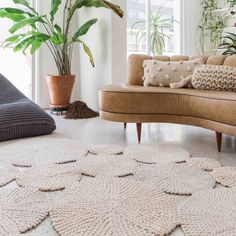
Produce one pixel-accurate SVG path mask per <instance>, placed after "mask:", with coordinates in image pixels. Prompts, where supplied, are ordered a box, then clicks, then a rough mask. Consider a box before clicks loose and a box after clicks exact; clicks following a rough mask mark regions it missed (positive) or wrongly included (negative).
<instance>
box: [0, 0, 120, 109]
mask: <svg viewBox="0 0 236 236" xmlns="http://www.w3.org/2000/svg"><path fill="white" fill-rule="evenodd" d="M12 2H13V3H15V4H16V6H17V5H19V8H12V7H5V8H0V17H1V18H8V19H10V20H11V21H13V23H14V24H13V26H12V27H11V28H10V29H9V32H10V34H11V36H10V37H9V38H7V39H6V40H5V41H4V43H3V46H4V47H12V48H13V50H14V52H18V51H22V52H24V53H25V52H26V51H30V53H31V54H34V53H35V52H36V51H37V50H38V49H39V48H40V47H41V46H42V45H43V44H46V46H47V47H48V49H49V51H50V53H51V55H52V56H53V59H54V61H55V64H56V66H57V69H58V75H56V76H47V82H48V85H49V92H50V97H51V105H52V107H56V108H63V107H67V106H68V105H69V102H70V97H71V92H72V88H73V84H74V80H75V76H74V75H72V73H71V62H72V56H73V48H74V45H75V44H78V43H79V44H82V45H83V49H84V51H85V53H86V54H87V55H88V57H89V60H90V62H91V64H92V66H94V59H93V56H92V53H91V51H90V49H89V47H88V46H87V44H86V43H85V42H84V41H82V39H81V36H83V35H85V34H87V33H88V31H89V29H90V28H91V27H92V26H93V25H94V24H95V23H96V22H97V20H98V19H97V18H94V19H91V20H89V21H87V22H86V23H84V24H83V25H82V26H80V27H79V28H78V29H77V30H76V31H75V32H72V21H73V17H74V16H75V14H77V13H78V11H79V10H80V9H82V8H87V7H96V8H107V9H110V10H112V11H113V12H114V13H116V14H117V15H118V16H120V17H122V16H123V11H122V9H121V8H120V7H119V6H117V5H115V4H112V3H111V2H109V1H105V0H64V1H63V0H51V9H50V12H49V13H48V14H45V15H42V14H40V13H39V12H37V10H36V9H35V8H34V7H33V6H31V5H30V3H29V2H28V0H12ZM60 8H61V10H62V13H61V16H62V24H61V25H60V24H58V23H57V21H56V15H57V14H59V10H60ZM22 29H24V33H22Z"/></svg>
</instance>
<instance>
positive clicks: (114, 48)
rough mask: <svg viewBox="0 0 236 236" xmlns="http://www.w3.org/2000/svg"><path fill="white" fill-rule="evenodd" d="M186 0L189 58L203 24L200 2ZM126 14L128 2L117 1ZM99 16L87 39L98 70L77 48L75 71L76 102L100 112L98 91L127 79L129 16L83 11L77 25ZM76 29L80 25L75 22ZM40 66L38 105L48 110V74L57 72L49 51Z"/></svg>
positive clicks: (45, 5)
mask: <svg viewBox="0 0 236 236" xmlns="http://www.w3.org/2000/svg"><path fill="white" fill-rule="evenodd" d="M178 1H182V6H183V7H182V8H181V12H182V18H181V20H182V21H183V30H184V31H185V32H186V33H185V34H182V37H181V38H182V39H181V41H182V52H183V54H186V55H193V54H196V49H195V42H196V28H197V26H198V24H199V21H200V12H201V6H200V2H201V1H200V0H178ZM38 2H39V8H40V9H41V11H42V12H45V11H48V9H49V7H50V1H38ZM113 2H114V3H116V4H118V5H120V6H121V7H122V8H123V9H124V11H125V13H126V1H125V0H113ZM95 17H98V18H99V21H98V23H97V24H96V25H95V26H93V28H92V29H91V30H90V31H89V33H88V35H86V36H84V37H83V40H84V41H85V42H86V43H87V44H88V45H89V47H90V49H91V51H92V53H93V55H94V59H95V68H92V66H91V65H90V62H89V60H88V58H87V56H86V55H85V53H84V52H83V49H82V47H79V48H76V50H75V55H74V62H73V64H74V65H73V72H74V73H75V74H76V76H77V80H76V86H75V88H74V92H73V98H72V100H78V99H81V100H83V101H85V102H86V103H87V104H88V105H89V106H90V107H92V108H93V109H96V110H97V109H98V90H99V89H100V88H102V87H103V86H105V85H107V84H110V83H113V82H114V83H122V82H124V81H125V80H126V65H127V56H126V16H124V18H123V19H120V18H119V17H118V16H116V15H115V14H113V13H111V11H109V10H107V9H95V8H92V9H91V8H90V9H83V10H80V12H79V18H78V20H77V23H79V25H81V24H83V23H84V22H85V21H86V20H89V19H91V18H95ZM75 26H76V23H75ZM38 58H39V67H38V78H39V80H38V95H39V94H40V96H38V103H39V104H40V105H41V106H42V107H48V104H49V95H48V89H47V84H46V81H45V75H47V74H52V73H56V68H55V64H54V62H53V60H52V58H51V55H50V54H49V53H48V50H47V49H46V48H43V49H42V50H41V51H40V54H39V57H38Z"/></svg>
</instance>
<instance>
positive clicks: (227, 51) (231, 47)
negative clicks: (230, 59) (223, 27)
mask: <svg viewBox="0 0 236 236" xmlns="http://www.w3.org/2000/svg"><path fill="white" fill-rule="evenodd" d="M222 40H223V42H222V44H221V45H220V49H223V50H224V52H223V53H222V54H223V55H234V54H236V34H234V33H230V32H227V33H226V35H225V36H224V37H222Z"/></svg>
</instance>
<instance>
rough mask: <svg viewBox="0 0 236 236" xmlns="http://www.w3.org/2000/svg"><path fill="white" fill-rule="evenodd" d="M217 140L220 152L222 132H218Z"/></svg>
mask: <svg viewBox="0 0 236 236" xmlns="http://www.w3.org/2000/svg"><path fill="white" fill-rule="evenodd" d="M216 142H217V148H218V152H221V143H222V133H219V132H216Z"/></svg>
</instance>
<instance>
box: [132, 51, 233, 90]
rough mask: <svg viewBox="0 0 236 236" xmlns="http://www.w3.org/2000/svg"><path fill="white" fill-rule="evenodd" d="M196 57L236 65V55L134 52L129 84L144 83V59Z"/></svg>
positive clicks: (215, 63)
mask: <svg viewBox="0 0 236 236" xmlns="http://www.w3.org/2000/svg"><path fill="white" fill-rule="evenodd" d="M196 58H203V61H204V63H205V64H208V65H224V66H234V67H236V55H233V56H223V55H214V56H190V57H189V56H171V57H169V56H153V57H151V56H147V55H140V54H133V55H130V56H129V60H128V84H129V85H140V86H142V85H143V81H142V77H143V73H144V72H143V61H144V60H151V59H154V60H159V61H187V60H193V59H196Z"/></svg>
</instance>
